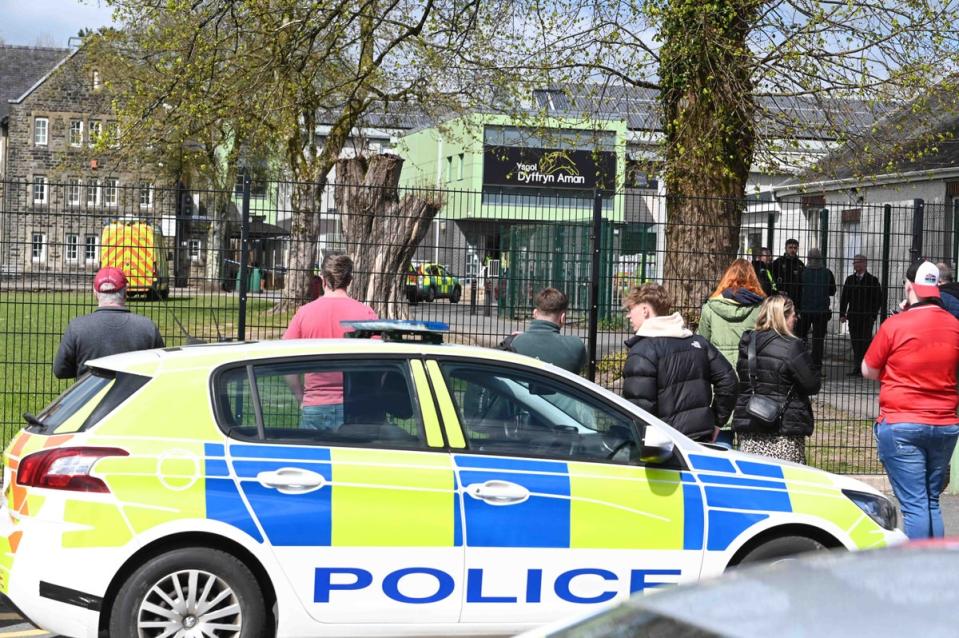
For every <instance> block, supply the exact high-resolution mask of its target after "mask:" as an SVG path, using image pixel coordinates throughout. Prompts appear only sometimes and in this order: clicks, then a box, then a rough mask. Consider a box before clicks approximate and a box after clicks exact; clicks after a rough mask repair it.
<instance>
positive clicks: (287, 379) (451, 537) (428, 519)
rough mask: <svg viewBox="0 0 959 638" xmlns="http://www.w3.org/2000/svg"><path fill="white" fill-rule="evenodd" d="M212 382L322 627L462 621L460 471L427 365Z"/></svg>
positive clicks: (300, 368)
mask: <svg viewBox="0 0 959 638" xmlns="http://www.w3.org/2000/svg"><path fill="white" fill-rule="evenodd" d="M251 379H252V380H254V382H253V383H252V384H251V382H250V380H251ZM215 387H216V388H217V391H218V392H219V393H220V395H221V396H220V397H218V403H219V404H220V405H224V404H225V405H226V406H227V408H226V409H225V410H224V409H222V408H221V409H220V410H219V418H220V420H221V422H224V421H225V422H226V425H227V426H228V427H229V428H230V433H231V437H232V440H231V442H230V444H229V445H228V446H227V449H226V460H227V465H228V467H229V468H230V469H231V470H232V472H231V474H232V475H234V476H235V481H236V482H237V486H238V491H239V493H240V494H242V495H243V497H244V498H245V499H246V501H247V502H248V503H249V507H250V509H251V511H252V514H253V520H254V521H255V523H256V525H257V527H258V528H259V529H260V530H261V533H262V535H263V537H264V539H265V541H266V542H267V543H269V544H270V546H271V547H272V549H273V552H274V554H275V556H276V558H277V560H278V561H279V563H280V564H281V566H282V569H283V570H284V572H285V573H286V576H287V577H288V578H289V580H290V582H291V583H292V585H293V589H294V590H296V591H297V593H298V594H299V596H300V600H301V602H302V604H303V605H304V606H305V607H306V609H307V610H308V611H309V612H310V614H311V615H312V616H313V617H314V618H315V619H316V620H317V621H319V622H323V623H384V622H389V623H400V624H402V623H416V624H421V623H424V622H426V623H447V622H456V621H457V620H458V618H459V613H460V606H461V599H462V594H461V589H462V582H461V581H462V568H463V547H462V541H461V532H460V522H459V518H458V515H457V502H456V498H455V493H454V491H453V470H452V465H451V459H450V455H449V453H448V451H447V450H446V449H445V448H444V443H443V437H442V434H441V433H440V429H439V422H438V419H437V417H436V413H435V409H434V407H433V401H432V398H431V397H430V396H429V394H428V393H429V388H428V386H427V382H426V376H425V373H424V372H423V369H422V365H421V363H420V362H419V361H412V362H410V361H407V360H402V359H382V360H374V359H365V360H364V359H361V360H356V359H352V360H342V361H337V360H331V359H329V358H325V359H323V360H316V359H310V360H294V361H285V362H280V363H264V364H251V365H247V366H242V367H237V368H232V369H230V370H227V371H225V372H223V373H220V374H219V375H218V377H217V380H216V383H215ZM251 415H253V416H252V418H251Z"/></svg>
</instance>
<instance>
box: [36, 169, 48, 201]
mask: <svg viewBox="0 0 959 638" xmlns="http://www.w3.org/2000/svg"><path fill="white" fill-rule="evenodd" d="M47 186H48V185H47V178H46V177H43V176H42V175H34V176H33V203H34V204H46V203H47Z"/></svg>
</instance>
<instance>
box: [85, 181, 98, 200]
mask: <svg viewBox="0 0 959 638" xmlns="http://www.w3.org/2000/svg"><path fill="white" fill-rule="evenodd" d="M99 203H100V182H98V181H97V180H96V178H91V179H88V180H87V206H96V205H98V204H99Z"/></svg>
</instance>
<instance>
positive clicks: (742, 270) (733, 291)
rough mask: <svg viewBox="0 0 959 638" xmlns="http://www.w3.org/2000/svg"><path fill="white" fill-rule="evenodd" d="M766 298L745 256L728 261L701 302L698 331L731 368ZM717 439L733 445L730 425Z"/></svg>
mask: <svg viewBox="0 0 959 638" xmlns="http://www.w3.org/2000/svg"><path fill="white" fill-rule="evenodd" d="M765 298H766V294H765V293H764V292H763V288H762V285H761V282H760V281H759V279H757V277H756V270H755V269H754V268H753V266H752V264H750V263H749V262H748V261H746V260H745V259H737V260H735V261H733V263H732V264H730V265H729V268H727V269H726V272H725V273H723V276H722V277H721V278H720V280H719V284H718V285H717V286H716V289H715V290H714V291H713V294H712V295H710V297H709V299H708V300H707V301H706V303H705V305H703V310H702V312H701V313H700V316H699V329H698V330H697V332H698V333H699V334H700V335H701V336H703V337H705V338H706V340H708V341H709V343H711V344H713V345H714V346H716V349H717V350H719V351H720V352H721V353H722V355H723V356H724V357H726V360H727V361H729V365H731V366H732V367H733V368H734V369H735V368H736V364H737V363H738V361H739V341H740V340H741V339H742V337H743V333H744V332H746V331H747V330H752V329H753V327H754V326H755V325H756V317H758V316H759V304H761V303H762V302H763V299H765ZM716 443H718V444H719V445H722V446H724V447H726V446H728V447H732V444H733V437H732V432H731V431H730V430H729V429H723V430H721V431H720V433H719V434H718V435H717V437H716Z"/></svg>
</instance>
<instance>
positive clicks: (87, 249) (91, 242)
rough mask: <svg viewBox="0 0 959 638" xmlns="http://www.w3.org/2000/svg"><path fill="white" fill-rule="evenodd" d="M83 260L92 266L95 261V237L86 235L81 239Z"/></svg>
mask: <svg viewBox="0 0 959 638" xmlns="http://www.w3.org/2000/svg"><path fill="white" fill-rule="evenodd" d="M83 260H84V261H85V262H87V263H88V264H92V263H93V262H95V261H96V260H97V236H96V235H87V236H86V237H84V238H83Z"/></svg>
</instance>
